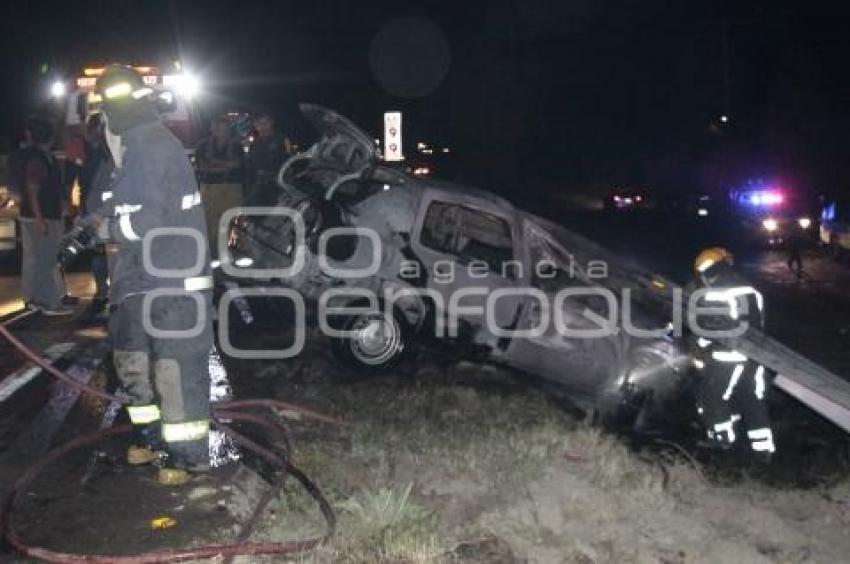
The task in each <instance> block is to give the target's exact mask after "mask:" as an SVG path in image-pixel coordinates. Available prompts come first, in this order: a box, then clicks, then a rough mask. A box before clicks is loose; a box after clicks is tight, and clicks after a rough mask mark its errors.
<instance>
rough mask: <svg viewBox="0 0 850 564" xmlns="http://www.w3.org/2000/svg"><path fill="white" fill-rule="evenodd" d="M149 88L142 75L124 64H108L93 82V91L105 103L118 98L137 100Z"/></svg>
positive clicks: (147, 91) (116, 100)
mask: <svg viewBox="0 0 850 564" xmlns="http://www.w3.org/2000/svg"><path fill="white" fill-rule="evenodd" d="M149 90H150V89H148V88H147V87H146V86H145V81H144V79H143V78H142V75H140V74H139V73H138V72H136V70H135V69H133V68H132V67H128V66H125V65H109V66H108V67H106V68H105V69H104V70H103V73H102V74H101V75H100V76H99V77H98V79H97V82H96V83H95V91H96V92H97V93H98V94H100V96H101V97H102V98H103V101H104V102H105V103H107V104H108V103H110V102H112V103H115V102H118V101H119V100H133V99H136V100H138V99H139V98H140V97H141V96H143V95H144V94H148V93H150V92H149Z"/></svg>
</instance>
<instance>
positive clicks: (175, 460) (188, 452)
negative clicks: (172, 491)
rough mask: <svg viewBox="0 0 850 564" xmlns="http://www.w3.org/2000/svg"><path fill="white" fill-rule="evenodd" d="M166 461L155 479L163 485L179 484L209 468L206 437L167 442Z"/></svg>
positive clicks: (207, 470)
mask: <svg viewBox="0 0 850 564" xmlns="http://www.w3.org/2000/svg"><path fill="white" fill-rule="evenodd" d="M167 449H168V462H167V464H166V466H165V467H164V468H160V470H159V475H158V476H157V481H158V482H159V483H160V485H163V486H180V485H183V484H185V483H187V482H188V481H189V480H191V479H192V475H193V474H202V473H205V472H209V470H210V456H209V443H208V440H207V438H206V437H204V438H203V439H202V440H196V441H180V442H173V443H169V444H168V447H167Z"/></svg>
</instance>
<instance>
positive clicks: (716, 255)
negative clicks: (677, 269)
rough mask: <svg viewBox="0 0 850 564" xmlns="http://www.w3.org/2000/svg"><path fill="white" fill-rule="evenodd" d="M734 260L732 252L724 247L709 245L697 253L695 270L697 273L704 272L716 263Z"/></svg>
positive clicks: (729, 262) (727, 262) (728, 262)
mask: <svg viewBox="0 0 850 564" xmlns="http://www.w3.org/2000/svg"><path fill="white" fill-rule="evenodd" d="M733 260H734V256H733V255H732V253H730V252H729V251H727V250H726V249H724V248H723V247H709V248H707V249H704V250H702V251H700V253H699V254H698V255H697V258H696V260H695V261H694V271H695V272H696V273H697V274H702V273H703V272H705V271H706V270H708V269H709V268H711V267H712V266H714V265H715V264H718V263H723V262H725V263H726V264H732V262H733Z"/></svg>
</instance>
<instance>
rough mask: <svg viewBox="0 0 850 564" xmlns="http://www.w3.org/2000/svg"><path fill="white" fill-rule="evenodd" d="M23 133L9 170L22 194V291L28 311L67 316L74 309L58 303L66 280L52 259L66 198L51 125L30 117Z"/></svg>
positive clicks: (61, 225) (58, 242) (59, 237)
mask: <svg viewBox="0 0 850 564" xmlns="http://www.w3.org/2000/svg"><path fill="white" fill-rule="evenodd" d="M25 137H26V143H25V145H24V146H23V147H22V148H21V149H20V151H19V153H18V154H17V155H16V156H15V158H14V162H15V167H14V168H15V170H14V171H13V175H14V178H13V183H14V185H15V188H16V189H17V190H18V191H19V192H20V193H21V217H20V225H21V237H22V242H23V264H22V267H21V290H22V294H23V295H24V300H25V301H26V303H27V306H28V307H29V308H31V309H36V310H39V311H41V312H42V313H44V314H45V315H48V316H58V315H71V314H73V310H72V309H70V308H68V307H66V306H65V305H64V304H63V298H64V296H65V284H64V282H63V280H62V276H61V272H60V270H59V264H58V262H57V254H58V251H59V245H60V243H61V240H62V235H63V234H64V232H65V224H64V219H63V218H64V217H65V216H67V214H68V207H69V202H68V196H67V194H66V191H65V188H64V185H63V182H62V171H61V169H60V166H59V163H58V162H57V161H56V158H55V157H54V156H53V154H52V153H51V150H50V149H51V145H52V142H53V128H52V126H51V125H50V122H48V121H47V120H46V119H43V118H40V117H32V118H30V119H29V120H27V125H26V131H25Z"/></svg>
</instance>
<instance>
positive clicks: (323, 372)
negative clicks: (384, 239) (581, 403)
mask: <svg viewBox="0 0 850 564" xmlns="http://www.w3.org/2000/svg"><path fill="white" fill-rule="evenodd" d="M312 347H313V348H312V350H308V352H307V353H305V354H306V357H302V358H301V359H299V360H293V361H287V362H281V363H278V364H274V365H269V364H267V363H266V364H261V363H257V364H253V363H252V362H248V361H242V362H238V363H237V362H233V361H231V362H230V363H229V366H230V367H231V372H233V370H232V369H237V371H238V372H239V373H240V374H250V375H251V377H250V378H249V379H247V380H245V381H236V382H235V385H236V387H237V395H241V394H239V388H240V386H241V387H242V388H243V391H247V390H245V388H252V389H253V392H254V393H256V392H257V391H259V390H263V392H262V393H267V394H270V395H276V396H279V397H281V398H286V399H288V400H292V401H296V402H300V403H304V404H307V405H312V406H315V407H317V408H319V409H322V410H324V411H327V412H331V413H335V414H339V415H343V416H344V417H346V419H347V420H348V421H349V423H350V427H349V428H347V429H345V430H343V431H338V430H333V429H328V428H323V427H313V426H311V427H309V429H310V431H309V432H303V431H302V432H300V433H297V434H296V436H295V439H296V450H295V458H294V461H295V462H296V463H297V464H298V465H299V466H301V467H302V468H303V469H305V470H306V471H307V472H308V473H309V474H310V475H311V477H313V478H314V479H315V480H317V482H318V483H319V485H320V486H321V487H322V489H323V490H324V492H325V494H326V495H327V496H328V498H329V499H330V500H331V502H332V504H333V505H334V506H335V508H336V511H337V514H338V517H339V521H340V522H339V528H338V532H337V534H336V536H335V537H334V538H333V540H332V541H331V542H330V543H329V544H327V545H326V546H323V547H322V548H321V549H319V550H317V551H315V552H313V553H311V554H310V555H307V556H305V558H304V559H305V561H316V562H330V561H351V562H361V561H388V562H396V561H428V562H430V561H453V560H466V561H472V562H578V563H595V562H599V563H601V562H664V563H678V562H836V561H842V560H844V559H845V555H846V554H847V553H848V551H850V536H848V533H850V482H848V481H846V480H845V479H841V478H836V477H835V475H834V474H833V475H830V476H826V475H823V476H822V479H821V480H814V481H811V483H810V484H809V487H807V488H805V489H801V488H799V487H792V486H790V485H789V484H788V481H787V480H785V479H783V478H776V477H775V476H774V479H765V478H759V479H756V478H753V477H751V475H750V474H751V473H750V472H748V471H744V472H740V473H736V474H733V473H729V472H725V471H721V470H720V469H718V468H717V467H715V466H711V465H703V464H701V463H700V462H697V461H696V460H693V459H690V458H688V457H686V456H684V455H679V454H677V453H676V451H675V449H673V448H670V449H666V450H659V449H655V450H653V451H644V452H641V451H637V450H635V449H633V448H629V447H627V446H626V443H625V441H624V440H623V439H622V438H619V437H614V436H611V435H608V434H605V433H602V432H600V431H599V430H598V429H595V428H593V427H590V426H589V425H587V424H585V423H584V422H583V421H582V420H580V419H578V418H576V417H575V416H574V415H571V414H570V411H569V410H568V409H565V406H564V405H563V403H562V402H561V401H560V400H558V399H557V398H556V397H553V396H552V395H550V394H548V393H544V392H542V391H539V390H537V389H535V388H534V387H530V386H528V385H526V384H525V383H524V382H522V379H521V378H520V379H518V378H517V377H516V376H515V375H513V374H510V373H507V372H505V371H502V370H500V369H497V368H492V367H486V366H484V367H482V366H480V365H475V364H472V363H468V362H453V361H450V360H446V361H444V362H440V361H434V360H433V357H431V358H430V360H429V362H427V363H426V362H423V358H422V356H420V357H419V358H417V359H415V360H413V361H411V362H409V363H408V364H407V365H406V366H403V367H401V369H400V370H399V371H398V373H397V374H392V375H386V376H380V377H368V378H364V377H363V376H360V375H357V374H354V373H350V372H347V371H346V370H344V369H342V368H340V367H339V366H338V365H336V364H335V363H334V362H333V361H332V360H331V359H329V358H328V356H327V355H326V354H324V350H323V348H322V345H321V344H320V343H314V344H313V345H312ZM833 468H835V467H833ZM781 474H782V473H780V475H781ZM839 474H840V472H839ZM765 475H766V476H768V477H770V476H771V475H772V474H771V473H769V472H768V473H766V474H765ZM844 475H845V476H846V472H844ZM771 483H773V485H771ZM319 524H320V521H319V520H318V513H317V512H316V511H315V509H314V508H313V506H312V505H311V504H310V503H309V502H308V501H307V500H306V498H305V496H304V495H303V494H301V493H299V491H298V489H297V488H296V487H294V486H293V485H289V486H287V487H286V488H285V495H284V496H282V498H281V499H280V500H279V501H278V502H276V504H275V505H274V507H273V511H272V513H270V514H268V515H267V516H266V520H265V521H264V525H263V526H262V530H261V536H262V537H264V538H268V539H273V538H280V537H281V536H288V535H292V534H293V533H294V532H299V533H306V532H309V531H315V530H317V527H318V526H319Z"/></svg>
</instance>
